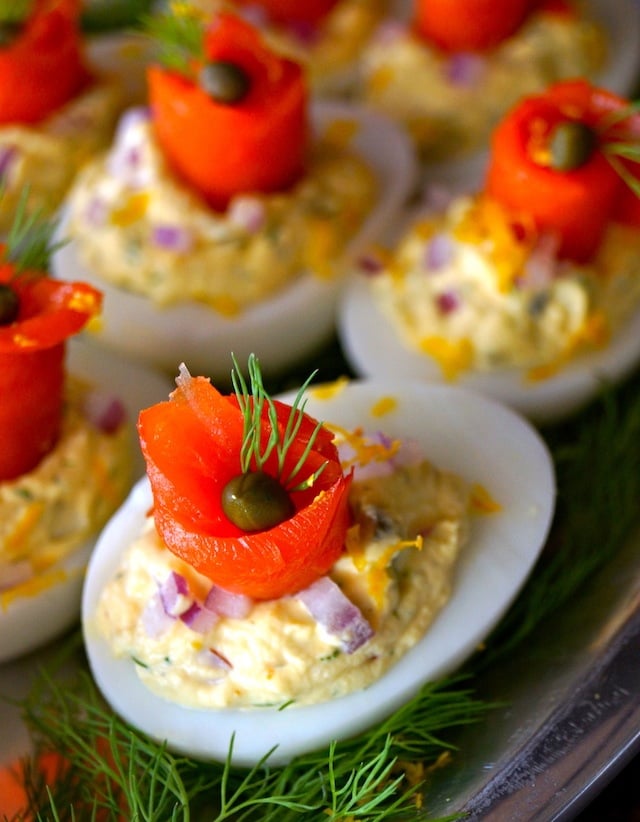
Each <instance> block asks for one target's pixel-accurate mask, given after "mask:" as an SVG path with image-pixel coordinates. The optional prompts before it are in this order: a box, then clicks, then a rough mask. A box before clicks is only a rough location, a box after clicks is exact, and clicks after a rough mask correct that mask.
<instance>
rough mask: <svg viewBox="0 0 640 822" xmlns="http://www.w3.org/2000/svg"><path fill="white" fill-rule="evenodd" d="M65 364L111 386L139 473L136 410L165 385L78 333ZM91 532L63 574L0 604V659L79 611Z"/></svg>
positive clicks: (30, 646) (37, 642)
mask: <svg viewBox="0 0 640 822" xmlns="http://www.w3.org/2000/svg"><path fill="white" fill-rule="evenodd" d="M67 370H68V372H69V373H70V374H73V375H74V376H77V377H80V378H82V379H86V380H87V381H89V382H91V383H92V384H94V385H96V387H99V388H100V389H104V390H106V391H109V392H113V393H114V394H115V395H116V396H118V397H119V398H120V399H121V400H122V402H123V403H124V405H125V407H126V409H127V414H128V424H129V426H130V429H131V449H132V453H133V454H134V459H135V464H134V478H135V479H137V478H139V477H140V476H141V475H142V474H144V460H143V459H142V456H141V454H140V448H139V446H138V441H137V437H136V431H135V424H136V420H137V416H138V411H140V409H141V408H145V407H147V406H149V405H153V404H154V403H156V402H158V401H160V400H162V399H165V398H166V396H167V392H168V390H170V388H171V386H170V384H169V381H168V380H167V379H166V378H164V377H161V376H159V375H158V374H156V373H154V372H153V371H150V370H148V369H146V368H143V367H141V366H139V365H135V364H132V363H129V362H127V361H125V360H123V359H122V358H121V357H119V356H117V355H115V354H112V353H110V352H108V351H102V350H101V349H99V348H97V346H92V345H88V344H87V343H86V342H83V341H82V340H80V339H74V340H71V341H70V342H69V345H68V355H67ZM96 537H97V534H96V535H94V536H93V537H92V538H91V539H88V540H86V541H85V542H84V543H83V544H82V545H81V546H80V547H79V548H78V549H77V550H76V551H74V552H73V553H72V554H70V555H69V556H68V557H67V558H66V559H65V560H64V561H62V562H60V564H59V567H60V568H61V569H62V570H63V571H64V578H63V579H62V580H61V581H60V582H58V583H56V584H55V585H51V586H50V587H47V588H45V589H44V590H42V591H41V592H40V593H38V594H36V595H34V596H25V597H20V598H16V599H13V600H11V602H10V603H9V604H8V605H7V607H6V608H3V607H2V605H0V662H6V661H7V660H10V659H13V658H15V657H17V656H20V655H22V654H25V653H27V652H28V651H31V650H34V649H35V648H37V647H39V646H41V645H43V644H44V643H46V642H48V641H49V640H51V639H53V638H54V637H56V636H59V635H60V634H61V633H62V632H63V631H64V630H66V629H67V628H69V627H70V626H71V625H72V624H73V623H74V622H75V621H76V620H77V619H78V618H79V615H80V596H81V591H82V583H83V578H84V571H85V568H86V565H87V561H88V559H89V556H90V555H91V551H92V550H93V547H94V545H95V541H96Z"/></svg>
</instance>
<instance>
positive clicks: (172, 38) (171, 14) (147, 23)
mask: <svg viewBox="0 0 640 822" xmlns="http://www.w3.org/2000/svg"><path fill="white" fill-rule="evenodd" d="M206 19H207V18H206V15H205V14H204V12H203V11H201V10H200V9H198V8H196V7H195V6H193V5H191V4H190V3H183V2H173V3H171V4H170V8H169V11H168V12H167V13H164V14H153V15H149V16H147V17H145V18H144V19H143V22H142V26H143V30H144V31H145V33H146V35H147V36H148V37H149V38H150V39H151V40H152V41H153V44H154V47H155V49H156V51H157V57H158V60H159V61H160V62H161V63H162V65H164V66H165V67H166V68H168V69H170V70H172V71H176V72H178V73H179V74H183V75H184V76H185V77H189V78H193V76H194V66H195V65H198V64H199V63H201V62H202V61H203V59H204V32H205V27H206Z"/></svg>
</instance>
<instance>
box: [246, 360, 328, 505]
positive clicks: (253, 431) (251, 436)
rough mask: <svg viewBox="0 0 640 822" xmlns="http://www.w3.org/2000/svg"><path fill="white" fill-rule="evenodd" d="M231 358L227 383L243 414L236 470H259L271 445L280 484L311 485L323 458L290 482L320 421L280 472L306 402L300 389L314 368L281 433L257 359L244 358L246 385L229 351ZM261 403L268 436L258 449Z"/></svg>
mask: <svg viewBox="0 0 640 822" xmlns="http://www.w3.org/2000/svg"><path fill="white" fill-rule="evenodd" d="M231 358H232V360H233V370H232V371H231V383H232V385H233V390H234V392H235V395H236V397H237V399H238V406H239V408H240V411H241V412H242V417H243V439H242V448H241V451H240V470H241V471H242V473H243V474H244V473H247V472H248V471H251V470H258V471H262V469H263V468H264V465H265V463H266V462H267V460H268V459H269V457H270V456H271V454H272V453H273V451H274V449H275V452H276V457H277V461H278V479H279V480H280V481H281V483H282V485H283V486H284V487H285V488H287V489H288V490H289V491H301V490H304V489H306V488H311V487H312V486H313V484H314V483H315V482H316V480H317V479H318V477H319V476H320V474H321V473H322V472H323V471H324V469H325V467H326V465H327V463H326V462H324V463H323V464H322V465H321V466H320V467H319V468H318V469H317V470H316V471H314V472H313V473H312V474H311V475H310V476H308V477H307V478H306V479H304V480H302V481H301V482H300V483H298V484H297V485H295V486H294V487H291V483H292V482H293V481H294V478H295V477H296V476H297V475H298V474H299V473H300V471H301V470H302V468H303V467H304V464H305V462H306V461H307V458H308V456H309V454H310V453H311V450H312V449H313V446H314V443H315V441H316V439H317V437H318V434H319V433H320V431H321V429H322V423H321V422H318V423H317V424H316V426H315V428H314V430H313V432H312V433H311V436H310V437H309V440H308V442H307V443H306V445H305V448H304V450H303V452H302V454H301V456H300V458H299V459H298V461H297V462H296V464H295V465H294V467H293V468H292V469H291V471H290V472H289V473H288V475H287V476H286V477H284V476H283V471H284V466H285V461H286V458H287V454H288V452H289V449H290V448H291V446H292V445H293V443H294V442H295V440H296V437H297V436H298V433H299V431H300V426H301V425H302V422H303V419H304V409H305V406H306V402H307V401H306V399H304V393H305V391H306V390H307V388H308V387H309V384H310V383H311V381H312V380H313V378H314V377H315V375H316V371H313V372H312V373H311V374H310V375H309V377H307V379H306V380H305V382H304V383H303V384H302V386H301V387H300V388H299V389H298V392H297V394H296V397H295V399H294V401H293V404H292V406H291V411H290V413H289V417H288V419H287V424H286V426H285V429H284V432H283V433H282V434H281V433H280V425H279V423H278V412H277V410H276V406H275V404H274V402H273V400H272V399H271V397H270V395H269V393H268V392H267V390H266V388H265V387H264V382H263V379H262V372H261V370H260V363H259V361H258V359H257V357H256V356H255V354H250V355H249V358H248V361H247V373H248V375H249V383H250V387H248V386H247V383H246V380H245V378H244V376H243V374H242V370H241V368H240V366H239V364H238V361H237V359H236V358H235V356H234V355H233V354H232V355H231ZM265 406H266V410H267V419H268V421H269V425H270V429H271V430H270V433H269V439H268V440H267V443H266V445H265V446H264V449H262V433H263V416H264V410H265Z"/></svg>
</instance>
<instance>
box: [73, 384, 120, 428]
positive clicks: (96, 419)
mask: <svg viewBox="0 0 640 822" xmlns="http://www.w3.org/2000/svg"><path fill="white" fill-rule="evenodd" d="M82 411H83V413H84V415H85V417H86V418H87V419H88V420H89V422H90V423H91V424H92V425H93V426H95V427H96V428H97V429H98V430H100V431H103V432H104V433H105V434H113V433H115V432H116V431H117V430H118V429H119V428H120V426H121V425H122V424H123V423H124V421H125V420H126V418H127V410H126V408H125V406H124V404H123V403H122V400H121V399H120V398H119V397H116V396H114V395H113V394H109V393H108V392H106V391H99V390H97V389H95V390H93V391H90V392H89V393H88V394H87V395H86V396H85V398H84V400H83V403H82Z"/></svg>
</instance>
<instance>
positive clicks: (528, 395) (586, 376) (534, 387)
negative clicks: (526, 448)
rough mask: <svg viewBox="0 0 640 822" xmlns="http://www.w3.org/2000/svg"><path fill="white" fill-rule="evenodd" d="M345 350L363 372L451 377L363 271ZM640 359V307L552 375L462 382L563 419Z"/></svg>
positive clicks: (473, 374)
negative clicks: (398, 323)
mask: <svg viewBox="0 0 640 822" xmlns="http://www.w3.org/2000/svg"><path fill="white" fill-rule="evenodd" d="M338 334H339V337H340V341H341V344H342V348H343V351H344V354H345V356H346V358H347V360H348V361H349V363H350V364H351V366H352V368H353V369H354V371H355V372H356V373H357V374H359V375H360V376H363V377H376V378H383V379H384V378H388V377H398V378H401V377H402V378H405V379H414V380H422V381H424V382H428V383H435V384H438V383H445V382H446V380H445V378H444V377H443V375H442V371H441V369H440V366H439V365H438V363H437V361H436V360H435V359H433V357H431V356H429V355H428V354H423V353H420V352H418V351H415V350H412V349H409V348H408V347H407V346H405V345H404V343H403V341H402V340H401V339H400V337H399V335H398V334H397V332H396V330H395V328H394V327H393V325H392V323H391V322H390V321H389V320H388V319H387V318H386V317H385V316H384V315H383V314H382V312H381V311H380V309H379V307H378V305H377V304H376V301H375V299H374V297H373V294H372V292H371V288H370V286H369V284H368V283H367V280H366V277H364V276H360V275H358V276H357V277H355V278H354V279H353V280H352V281H351V282H350V284H349V286H348V288H347V289H346V291H345V293H344V295H343V299H342V304H341V306H340V309H339V316H338ZM638 362H640V311H639V312H637V313H636V314H635V315H634V316H633V317H632V318H631V319H630V321H629V322H628V323H627V324H626V325H625V326H624V327H623V328H622V329H621V330H620V331H618V332H617V333H616V334H615V336H613V338H612V339H611V342H610V343H609V344H608V345H607V346H606V348H602V349H600V350H598V351H594V352H589V353H585V354H582V355H579V356H576V357H575V359H574V360H572V361H571V362H570V363H569V364H567V365H566V366H565V367H563V368H562V369H561V370H560V371H558V372H557V374H555V375H554V376H552V377H549V378H547V379H544V380H537V381H532V380H528V379H527V377H526V373H525V371H524V370H523V369H516V368H511V369H507V368H504V369H500V370H499V371H497V370H496V371H495V372H480V371H468V372H465V373H464V374H461V375H460V376H459V377H458V378H457V380H456V384H457V385H461V386H463V387H466V388H470V389H473V390H475V391H480V392H482V393H483V394H486V395H488V396H490V397H493V398H494V399H497V400H499V401H501V402H504V403H506V404H507V405H509V406H511V407H512V408H514V409H515V410H516V411H519V412H520V413H522V414H524V415H526V416H527V417H529V418H530V419H531V420H533V421H535V422H536V423H545V422H552V421H556V420H559V419H561V418H563V417H566V416H567V415H569V414H571V413H573V412H575V411H577V410H578V409H580V408H581V407H582V406H584V405H585V404H586V403H587V402H588V401H589V400H590V399H592V398H593V397H595V395H596V394H597V393H598V392H599V391H601V390H603V388H604V387H605V386H606V385H607V384H611V383H615V382H618V381H619V380H621V379H622V378H624V377H625V376H626V375H628V374H629V373H630V372H631V371H632V370H633V368H634V367H635V366H636V365H637V364H638Z"/></svg>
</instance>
